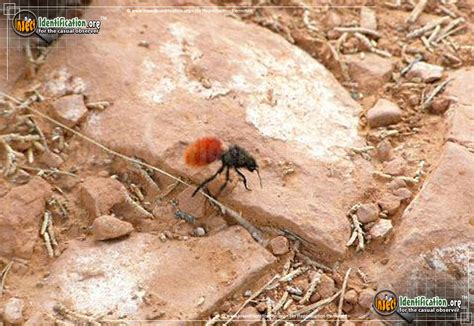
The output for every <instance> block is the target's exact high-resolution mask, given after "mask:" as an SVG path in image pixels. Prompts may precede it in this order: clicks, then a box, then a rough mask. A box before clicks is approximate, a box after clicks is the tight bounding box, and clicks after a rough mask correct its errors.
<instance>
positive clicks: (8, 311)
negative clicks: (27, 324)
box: [3, 298, 25, 324]
mask: <svg viewBox="0 0 474 326" xmlns="http://www.w3.org/2000/svg"><path fill="white" fill-rule="evenodd" d="M24 305H25V303H24V302H23V300H21V299H19V298H10V299H8V301H7V302H6V303H5V306H4V308H3V319H4V320H5V322H7V323H10V324H20V323H21V322H23V309H24Z"/></svg>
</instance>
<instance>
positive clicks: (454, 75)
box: [445, 67, 474, 149]
mask: <svg viewBox="0 0 474 326" xmlns="http://www.w3.org/2000/svg"><path fill="white" fill-rule="evenodd" d="M449 78H450V79H451V82H450V83H449V84H448V86H447V87H446V90H445V94H446V95H448V96H451V97H453V98H455V100H456V103H455V104H454V105H452V106H451V108H450V109H449V110H448V112H447V113H446V115H447V117H448V133H447V137H446V138H447V140H449V141H452V142H455V143H458V144H461V145H463V146H466V147H469V148H472V149H474V67H465V68H461V69H459V70H456V71H453V72H451V73H450V74H449Z"/></svg>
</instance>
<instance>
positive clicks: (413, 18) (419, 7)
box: [406, 0, 428, 24]
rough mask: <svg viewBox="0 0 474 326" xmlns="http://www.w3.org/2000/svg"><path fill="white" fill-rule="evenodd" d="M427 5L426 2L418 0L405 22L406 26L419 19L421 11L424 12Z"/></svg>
mask: <svg viewBox="0 0 474 326" xmlns="http://www.w3.org/2000/svg"><path fill="white" fill-rule="evenodd" d="M427 4H428V0H419V1H418V3H417V4H416V6H415V8H413V11H412V12H411V13H410V15H409V16H408V18H407V20H406V22H407V23H408V24H413V23H414V22H416V21H417V19H418V17H420V15H421V13H422V12H423V10H425V8H426V5H427Z"/></svg>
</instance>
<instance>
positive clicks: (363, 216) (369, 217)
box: [356, 203, 380, 224]
mask: <svg viewBox="0 0 474 326" xmlns="http://www.w3.org/2000/svg"><path fill="white" fill-rule="evenodd" d="M379 211H380V209H379V207H378V206H377V205H376V204H373V203H369V204H362V205H360V207H359V209H358V210H357V213H356V215H357V218H358V219H359V222H361V223H362V224H366V223H370V222H374V221H375V220H377V218H378V216H379Z"/></svg>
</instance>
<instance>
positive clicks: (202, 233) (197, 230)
mask: <svg viewBox="0 0 474 326" xmlns="http://www.w3.org/2000/svg"><path fill="white" fill-rule="evenodd" d="M193 233H194V235H195V236H196V237H203V236H205V235H206V230H204V228H202V227H200V226H199V227H197V228H195V229H194V232H193Z"/></svg>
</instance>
